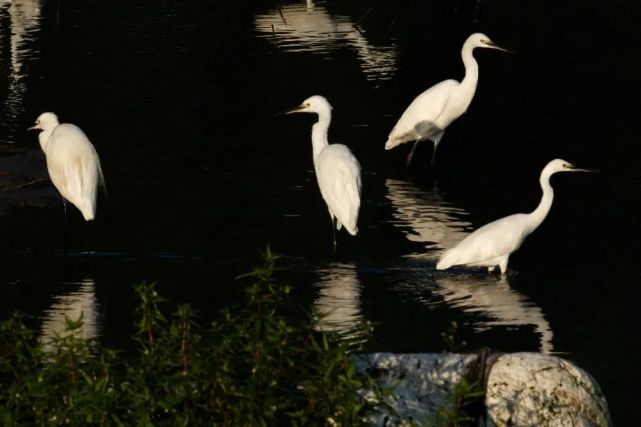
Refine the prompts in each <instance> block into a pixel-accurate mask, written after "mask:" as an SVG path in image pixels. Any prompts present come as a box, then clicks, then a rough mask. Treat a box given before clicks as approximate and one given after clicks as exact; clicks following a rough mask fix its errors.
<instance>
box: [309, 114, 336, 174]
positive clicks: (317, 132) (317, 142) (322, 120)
mask: <svg viewBox="0 0 641 427" xmlns="http://www.w3.org/2000/svg"><path fill="white" fill-rule="evenodd" d="M331 121H332V113H331V111H330V110H329V109H328V110H327V111H320V112H318V122H316V123H314V126H312V152H313V155H314V163H315V162H316V157H318V155H319V154H320V152H321V151H323V149H324V148H325V147H327V146H328V145H329V141H328V140H327V131H328V129H329V124H330V122H331Z"/></svg>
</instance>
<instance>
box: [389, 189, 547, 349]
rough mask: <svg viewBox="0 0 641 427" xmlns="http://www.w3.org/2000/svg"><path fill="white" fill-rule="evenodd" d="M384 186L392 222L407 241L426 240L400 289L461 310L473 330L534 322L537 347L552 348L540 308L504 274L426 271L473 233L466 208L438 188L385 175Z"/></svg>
mask: <svg viewBox="0 0 641 427" xmlns="http://www.w3.org/2000/svg"><path fill="white" fill-rule="evenodd" d="M385 186H386V188H387V194H386V197H387V199H389V201H390V202H391V205H392V207H393V209H394V210H393V213H392V216H393V217H394V219H395V220H394V222H393V223H394V224H395V225H396V226H397V227H399V228H401V229H402V230H404V234H405V236H406V238H407V239H408V240H410V241H413V242H420V243H425V244H426V250H425V252H423V253H412V254H410V255H408V258H409V259H412V260H415V261H414V262H416V261H419V263H418V264H414V268H416V267H418V271H419V273H418V274H416V277H415V278H414V279H409V280H407V282H406V284H405V285H404V286H403V287H402V291H403V293H405V294H409V295H417V296H418V300H420V301H423V302H424V303H426V304H427V305H428V306H434V305H439V304H442V303H445V304H446V305H447V306H449V307H452V308H455V309H459V310H462V311H463V312H464V313H466V314H468V315H470V316H468V318H467V320H466V322H468V323H469V324H471V325H472V326H473V327H474V329H475V331H477V332H483V331H486V330H489V329H492V328H496V327H507V328H508V329H510V328H512V329H513V330H514V329H517V328H518V327H519V326H534V328H535V333H536V334H537V335H539V336H540V341H539V342H540V345H539V349H540V351H542V352H544V353H551V352H553V350H554V348H553V345H552V338H553V336H554V334H553V332H552V329H551V327H550V325H549V323H548V321H547V320H546V319H545V317H544V315H543V312H542V310H541V308H540V307H538V306H536V305H535V304H534V303H533V302H532V301H530V300H529V299H528V298H527V297H526V296H525V295H522V294H521V293H519V292H517V291H516V290H514V289H512V288H510V284H509V279H508V278H507V277H501V276H496V275H487V274H486V273H485V272H484V271H483V272H480V273H479V274H478V275H471V274H461V272H460V271H455V272H453V273H451V274H450V273H449V272H443V273H436V272H430V270H433V269H434V263H435V262H436V260H437V259H438V257H439V256H440V255H441V254H442V253H443V251H444V250H447V249H449V248H452V247H453V246H455V245H456V244H457V243H458V242H460V241H461V240H463V239H464V238H465V237H466V236H467V235H468V234H469V233H470V232H471V231H472V228H471V224H470V223H469V222H467V221H466V218H468V217H469V214H468V213H467V212H465V210H463V209H460V208H458V207H456V206H453V205H452V204H451V203H448V202H447V201H446V199H445V198H444V196H443V195H442V194H441V193H440V192H439V190H438V189H437V188H436V187H434V188H433V189H431V190H426V189H421V188H417V187H415V186H414V185H413V184H411V183H409V182H405V181H399V180H392V179H388V180H387V181H386V182H385ZM427 263H429V264H427ZM426 264H427V265H426ZM497 344H498V343H497ZM488 345H490V343H488Z"/></svg>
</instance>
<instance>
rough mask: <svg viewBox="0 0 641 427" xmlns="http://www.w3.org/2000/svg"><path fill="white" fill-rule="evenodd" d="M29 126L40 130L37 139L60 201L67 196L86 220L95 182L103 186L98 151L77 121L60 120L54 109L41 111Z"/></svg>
mask: <svg viewBox="0 0 641 427" xmlns="http://www.w3.org/2000/svg"><path fill="white" fill-rule="evenodd" d="M29 129H30V130H32V129H33V130H36V129H37V130H40V131H41V132H40V133H39V134H38V140H39V141H40V147H41V148H42V151H44V153H45V156H46V158H47V170H48V171H49V176H50V177H51V181H52V182H53V185H55V187H56V188H57V189H58V191H59V192H60V194H62V197H63V202H64V200H69V201H70V202H71V203H72V204H73V205H74V206H75V207H77V208H78V209H79V210H80V212H81V213H82V216H83V217H84V218H85V220H86V221H91V220H92V219H94V218H95V216H96V196H97V193H98V185H100V184H102V185H103V186H104V178H103V176H102V169H101V168H100V159H99V158H98V153H96V149H95V148H94V146H93V145H92V144H91V142H90V141H89V138H87V135H85V133H84V132H83V131H82V130H81V129H80V128H79V127H78V126H76V125H72V124H70V123H62V124H60V122H59V121H58V116H56V115H55V114H54V113H42V114H41V115H40V116H38V119H37V120H36V124H35V125H34V126H32V127H30V128H29ZM65 216H66V207H65Z"/></svg>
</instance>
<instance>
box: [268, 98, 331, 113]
mask: <svg viewBox="0 0 641 427" xmlns="http://www.w3.org/2000/svg"><path fill="white" fill-rule="evenodd" d="M331 111H332V106H331V105H330V104H329V102H327V99H325V97H324V96H320V95H314V96H310V97H309V98H307V99H306V100H304V101H303V102H302V103H301V104H300V105H299V106H298V107H294V108H291V109H289V110H286V111H283V112H281V113H278V114H277V115H281V114H291V113H316V114H318V115H321V114H325V113H329V112H331Z"/></svg>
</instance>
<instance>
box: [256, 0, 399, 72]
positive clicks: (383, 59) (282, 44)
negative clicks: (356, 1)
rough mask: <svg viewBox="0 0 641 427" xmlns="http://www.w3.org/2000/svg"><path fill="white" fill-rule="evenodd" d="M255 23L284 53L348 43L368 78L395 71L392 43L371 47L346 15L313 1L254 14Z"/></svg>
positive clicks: (323, 50) (322, 50)
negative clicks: (331, 13) (334, 13)
mask: <svg viewBox="0 0 641 427" xmlns="http://www.w3.org/2000/svg"><path fill="white" fill-rule="evenodd" d="M254 24H255V27H256V31H258V32H259V33H261V34H260V37H263V38H265V39H268V40H270V41H273V42H275V43H276V45H277V46H278V48H279V49H281V50H284V51H286V52H313V53H318V54H328V53H330V52H331V51H333V50H337V49H340V48H342V47H344V46H345V45H347V46H349V47H351V48H352V49H354V50H355V51H356V54H357V56H358V59H359V61H360V63H361V68H362V70H363V72H364V73H365V75H366V77H367V79H368V80H389V79H391V78H392V77H393V75H394V73H395V71H396V45H395V44H394V43H390V44H389V45H387V46H373V45H372V44H371V43H370V42H368V41H367V39H366V38H365V37H364V36H363V32H362V30H361V29H360V28H358V26H357V25H355V24H353V23H352V21H351V20H350V18H349V17H347V16H341V15H330V14H329V13H327V10H326V9H325V8H324V7H322V6H320V5H315V4H314V2H313V1H312V0H307V3H294V4H288V5H284V6H283V7H282V8H281V9H277V10H273V11H270V12H268V13H266V14H263V15H256V16H255V17H254Z"/></svg>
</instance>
